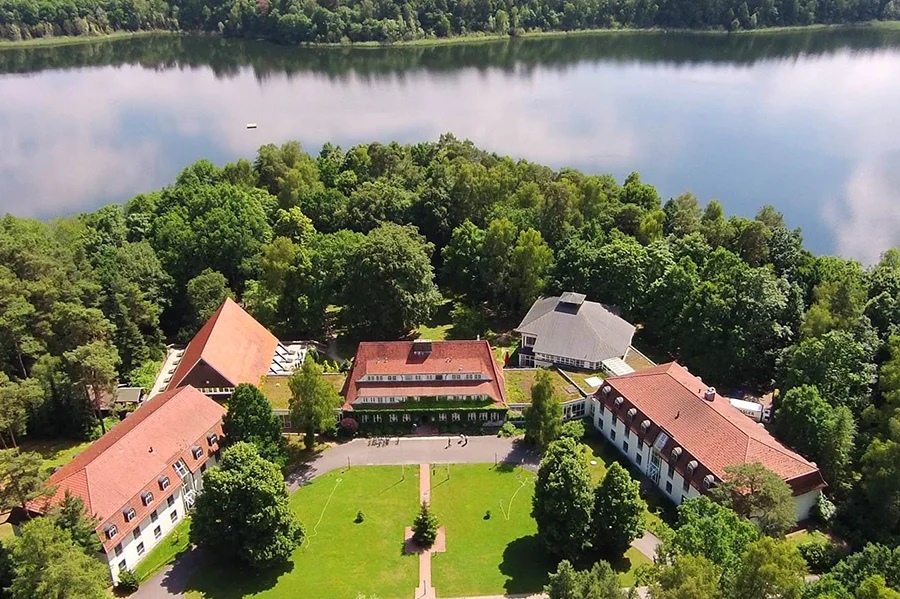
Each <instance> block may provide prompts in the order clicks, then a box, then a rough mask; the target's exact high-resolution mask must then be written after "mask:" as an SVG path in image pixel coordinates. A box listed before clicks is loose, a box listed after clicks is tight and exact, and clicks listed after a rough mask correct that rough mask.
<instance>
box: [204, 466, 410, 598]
mask: <svg viewBox="0 0 900 599" xmlns="http://www.w3.org/2000/svg"><path fill="white" fill-rule="evenodd" d="M403 472H404V470H403V469H402V468H401V467H400V466H368V467H353V468H350V469H349V470H346V471H343V472H342V471H340V470H336V471H333V472H330V473H328V474H326V475H324V476H322V477H319V478H317V479H315V480H314V481H313V482H312V483H311V484H309V485H306V486H304V487H301V488H300V489H298V490H297V492H296V493H294V495H293V496H292V497H291V507H292V508H293V509H294V511H295V512H296V513H297V515H298V516H299V517H300V521H301V522H302V523H303V526H304V528H305V530H306V540H304V542H303V545H302V546H301V547H300V548H299V549H297V550H296V551H295V552H294V555H293V557H292V558H291V562H290V563H289V564H288V566H287V567H286V568H283V569H280V570H278V571H273V572H263V573H256V572H236V571H223V570H222V569H220V568H216V567H205V566H204V567H201V568H198V570H197V571H196V572H195V573H194V576H193V578H192V579H191V581H190V583H189V586H190V587H191V589H192V592H191V593H189V595H188V596H189V597H204V598H210V599H212V598H215V599H236V598H238V597H248V596H250V597H260V598H264V599H288V598H290V599H295V598H307V597H309V598H313V597H321V598H323V599H324V598H328V599H355V598H356V596H357V594H359V593H362V594H364V595H366V596H378V597H381V598H382V599H397V598H405V597H409V596H411V594H412V592H413V589H415V588H416V581H417V579H418V567H419V562H418V559H417V557H416V556H415V555H412V556H409V555H403V529H404V527H405V526H408V525H409V524H410V523H411V522H412V520H413V518H414V517H415V514H416V511H417V508H418V503H417V498H418V494H419V476H418V468H417V467H412V466H407V467H406V468H405V478H402V476H403ZM359 511H362V512H363V516H364V519H363V521H362V522H361V523H358V524H357V523H356V522H355V519H356V516H357V512H359Z"/></svg>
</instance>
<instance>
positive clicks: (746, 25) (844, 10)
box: [0, 0, 900, 44]
mask: <svg viewBox="0 0 900 599" xmlns="http://www.w3.org/2000/svg"><path fill="white" fill-rule="evenodd" d="M897 19H900V1H898V0H725V1H714V0H679V1H676V0H659V1H654V0H614V1H611V2H607V1H598V0H572V1H567V2H562V1H560V0H553V1H546V0H529V1H528V2H524V3H523V2H514V1H511V0H477V1H476V2H469V1H461V0H439V1H435V0H408V1H406V2H403V3H398V2H386V1H382V0H376V1H373V0H351V1H349V2H337V1H335V0H304V1H302V2H301V1H298V0H259V1H255V2H252V1H241V0H226V1H224V2H218V3H209V2H199V1H195V0H141V1H138V2H135V1H133V0H2V2H0V40H8V41H20V40H30V39H37V38H43V39H47V38H53V37H60V36H97V35H108V34H111V33H115V32H137V31H154V30H157V31H185V32H208V33H219V34H222V35H226V36H231V37H243V38H250V39H265V40H271V41H275V42H278V43H283V44H310V43H315V44H340V43H359V42H372V43H382V44H391V43H398V42H410V41H415V40H428V39H442V38H449V37H460V36H472V35H482V36H483V35H494V36H506V35H511V36H519V35H523V34H526V33H538V32H566V31H581V30H593V29H622V28H629V29H648V28H662V29H695V30H722V31H738V30H752V29H758V28H765V27H796V26H806V25H812V24H843V23H860V22H867V21H873V20H897Z"/></svg>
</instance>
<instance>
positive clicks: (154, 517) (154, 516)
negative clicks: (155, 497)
mask: <svg viewBox="0 0 900 599" xmlns="http://www.w3.org/2000/svg"><path fill="white" fill-rule="evenodd" d="M157 520H159V514H157V513H156V510H153V512H152V513H151V514H150V521H151V522H156V521H157Z"/></svg>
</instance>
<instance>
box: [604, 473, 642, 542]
mask: <svg viewBox="0 0 900 599" xmlns="http://www.w3.org/2000/svg"><path fill="white" fill-rule="evenodd" d="M646 509H647V504H646V503H645V502H644V500H643V499H641V495H640V485H639V484H638V482H637V481H636V480H633V479H632V478H631V475H630V474H628V471H627V470H625V469H624V468H623V467H622V466H620V465H619V463H618V462H613V463H612V464H611V465H610V467H609V469H608V470H607V471H606V475H605V476H604V477H603V480H602V481H600V484H599V485H598V486H597V489H596V490H595V491H594V513H593V539H594V540H593V547H594V548H595V549H599V550H601V551H603V552H604V553H605V554H606V555H608V556H609V557H619V556H621V555H622V554H624V553H625V551H626V550H627V549H628V547H629V545H630V544H631V542H632V541H633V540H634V539H636V538H637V537H639V536H641V534H642V533H643V532H644V514H645V512H646Z"/></svg>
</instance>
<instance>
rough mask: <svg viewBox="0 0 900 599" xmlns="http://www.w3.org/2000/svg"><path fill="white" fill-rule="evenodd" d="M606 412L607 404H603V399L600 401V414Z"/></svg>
mask: <svg viewBox="0 0 900 599" xmlns="http://www.w3.org/2000/svg"><path fill="white" fill-rule="evenodd" d="M605 413H606V406H605V405H603V402H602V401H601V402H600V416H603V414H605Z"/></svg>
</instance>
